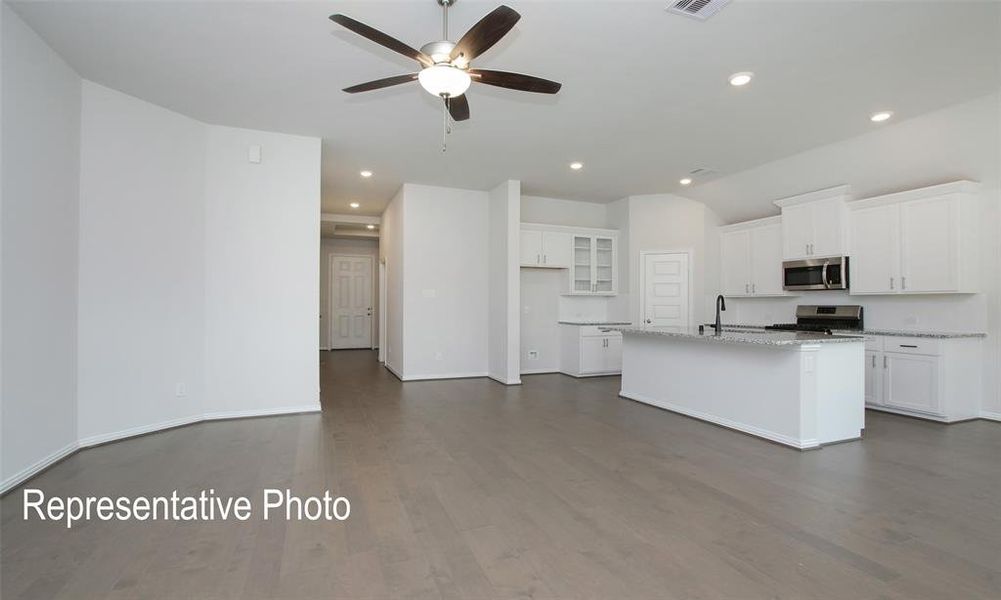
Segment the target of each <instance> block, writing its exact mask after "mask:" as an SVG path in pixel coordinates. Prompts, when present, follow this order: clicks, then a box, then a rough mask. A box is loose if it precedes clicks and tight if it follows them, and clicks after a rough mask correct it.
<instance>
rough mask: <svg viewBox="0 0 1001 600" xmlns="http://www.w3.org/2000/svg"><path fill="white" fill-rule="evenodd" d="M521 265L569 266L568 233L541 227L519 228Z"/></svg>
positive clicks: (550, 267)
mask: <svg viewBox="0 0 1001 600" xmlns="http://www.w3.org/2000/svg"><path fill="white" fill-rule="evenodd" d="M521 266H523V267H541V268H549V269H569V268H570V234H569V233H567V232H565V231H546V230H542V229H522V230H521Z"/></svg>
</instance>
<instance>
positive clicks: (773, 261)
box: [751, 223, 785, 296]
mask: <svg viewBox="0 0 1001 600" xmlns="http://www.w3.org/2000/svg"><path fill="white" fill-rule="evenodd" d="M751 292H752V293H753V294H754V295H756V296H781V295H784V294H785V290H783V289H782V225H781V224H778V223H776V224H774V225H764V226H761V227H755V228H754V229H752V230H751Z"/></svg>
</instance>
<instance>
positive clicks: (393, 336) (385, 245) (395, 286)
mask: <svg viewBox="0 0 1001 600" xmlns="http://www.w3.org/2000/svg"><path fill="white" fill-rule="evenodd" d="M403 192H404V188H402V187H401V188H400V191H398V192H397V193H396V196H395V197H393V199H392V200H391V201H390V203H389V204H388V205H387V206H386V210H385V211H384V212H383V213H382V223H381V230H380V232H379V257H380V260H381V261H382V262H384V263H385V265H386V306H385V310H386V317H385V319H384V320H385V323H386V336H385V337H386V348H385V360H386V366H387V367H388V368H389V369H390V370H391V371H393V372H394V373H396V375H397V376H398V377H403V358H404V354H403V350H404V345H403V333H404V332H403V307H404V306H405V305H406V301H405V300H406V297H405V293H406V290H405V289H404V285H403V268H404V264H403Z"/></svg>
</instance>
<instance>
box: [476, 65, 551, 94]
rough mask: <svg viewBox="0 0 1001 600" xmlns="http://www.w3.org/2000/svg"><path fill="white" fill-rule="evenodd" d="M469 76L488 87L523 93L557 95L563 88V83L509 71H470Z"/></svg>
mask: <svg viewBox="0 0 1001 600" xmlns="http://www.w3.org/2000/svg"><path fill="white" fill-rule="evenodd" d="M469 74H470V75H471V76H472V78H473V81H479V82H480V83H485V84H487V85H496V86H497V87H502V88H510V89H512V90H521V91H523V92H535V93H537V94H555V93H556V92H558V91H560V88H561V87H563V84H562V83H556V82H555V81H549V80H548V79H542V78H541V77H533V76H531V75H522V74H521V73H509V72H507V71H490V70H487V69H470V70H469Z"/></svg>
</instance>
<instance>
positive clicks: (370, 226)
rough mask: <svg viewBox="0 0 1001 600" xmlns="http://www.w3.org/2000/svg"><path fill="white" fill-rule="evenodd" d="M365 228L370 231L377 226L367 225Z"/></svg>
mask: <svg viewBox="0 0 1001 600" xmlns="http://www.w3.org/2000/svg"><path fill="white" fill-rule="evenodd" d="M365 227H368V228H369V229H375V225H366V226H365Z"/></svg>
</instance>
